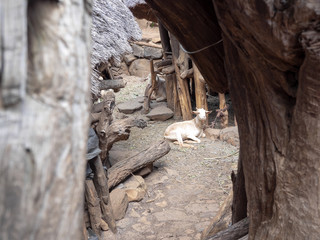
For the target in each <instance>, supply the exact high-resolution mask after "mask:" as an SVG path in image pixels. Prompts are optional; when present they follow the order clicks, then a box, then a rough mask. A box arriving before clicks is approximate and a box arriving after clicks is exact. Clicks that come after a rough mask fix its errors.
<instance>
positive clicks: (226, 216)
mask: <svg viewBox="0 0 320 240" xmlns="http://www.w3.org/2000/svg"><path fill="white" fill-rule="evenodd" d="M232 197H233V194H232V191H231V192H230V193H229V195H228V196H227V198H226V199H225V200H224V202H223V204H222V205H221V207H220V209H219V212H218V213H217V214H216V216H215V217H214V218H213V219H212V221H211V222H210V224H209V226H208V227H206V228H205V229H204V230H203V232H202V233H201V240H204V239H207V238H209V237H211V236H213V235H215V234H217V233H218V232H220V231H222V230H224V229H226V228H228V226H229V224H230V223H231V214H232V211H231V205H232Z"/></svg>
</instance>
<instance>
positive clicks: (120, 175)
mask: <svg viewBox="0 0 320 240" xmlns="http://www.w3.org/2000/svg"><path fill="white" fill-rule="evenodd" d="M169 151H170V145H169V143H168V142H167V141H164V140H163V141H160V142H157V143H155V144H154V145H152V146H151V147H149V148H147V149H145V150H143V151H141V152H140V153H138V154H137V155H135V156H132V157H130V158H127V159H124V160H121V161H119V162H117V163H116V164H114V165H113V166H112V167H111V168H110V169H108V176H109V180H108V184H109V188H110V189H111V188H113V187H115V186H116V185H117V184H119V183H120V182H122V181H123V180H124V179H126V178H127V177H128V176H130V174H131V173H133V172H135V171H137V170H139V169H141V168H144V167H146V166H148V165H149V164H151V163H153V162H155V161H156V160H158V159H159V158H161V157H163V156H164V155H166V154H167V153H168V152H169Z"/></svg>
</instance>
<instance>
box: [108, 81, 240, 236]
mask: <svg viewBox="0 0 320 240" xmlns="http://www.w3.org/2000/svg"><path fill="white" fill-rule="evenodd" d="M124 79H125V80H126V81H127V86H126V87H125V89H122V90H121V91H120V92H118V93H116V103H120V102H124V101H127V100H130V99H132V98H135V97H138V96H143V92H144V89H145V86H146V84H147V83H146V82H145V80H143V79H141V78H138V77H133V76H124ZM211 100H213V101H211ZM211 100H210V103H211V105H209V106H212V107H214V106H215V105H217V104H216V103H215V102H216V100H215V99H211ZM209 109H210V108H209ZM210 110H211V109H210ZM212 110H214V109H212ZM116 115H117V113H116ZM135 115H136V116H140V113H135ZM141 117H143V116H141ZM144 118H145V117H144ZM173 122H175V120H173V119H170V120H167V121H164V122H156V121H148V126H147V127H146V128H144V129H138V128H132V129H131V135H130V138H129V139H128V140H127V141H122V142H118V143H116V144H115V145H114V147H113V150H120V151H129V152H130V151H132V152H139V151H141V150H143V149H145V148H147V147H148V146H150V145H151V144H153V143H154V142H156V141H158V140H161V139H163V133H164V131H165V129H166V127H167V126H168V125H170V124H171V123H173ZM170 146H171V151H170V152H169V153H168V154H167V155H166V156H164V157H162V158H161V159H159V160H157V161H156V162H155V163H154V170H153V172H152V173H151V174H149V175H148V176H147V177H146V178H145V182H146V185H147V194H146V196H145V197H144V199H143V200H142V201H140V202H131V203H129V206H128V209H127V212H126V216H125V217H124V218H123V219H122V220H119V221H117V228H118V233H117V234H116V235H113V234H112V233H111V232H110V231H108V232H104V233H103V239H105V240H107V239H108V240H109V239H121V240H122V239H123V240H131V239H132V240H144V239H155V240H160V239H163V240H165V239H170V240H171V239H177V240H197V239H200V235H201V231H202V230H203V229H204V228H205V227H206V226H207V225H208V224H209V223H210V220H211V219H212V218H213V217H214V216H215V214H216V213H217V211H218V210H219V206H220V204H221V203H222V202H223V201H224V199H225V198H226V196H227V194H228V193H229V191H230V189H231V179H230V173H231V171H232V170H236V167H237V159H238V154H235V155H233V156H231V157H224V158H220V159H219V158H216V157H219V156H227V155H230V154H232V153H234V152H236V151H237V150H238V149H237V148H236V147H234V146H232V145H229V144H228V143H226V142H222V141H220V140H215V141H212V140H210V139H206V138H202V140H201V143H200V144H197V145H196V146H197V149H190V148H180V147H179V146H177V145H174V144H172V143H170Z"/></svg>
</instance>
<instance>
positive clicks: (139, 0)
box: [122, 0, 146, 8]
mask: <svg viewBox="0 0 320 240" xmlns="http://www.w3.org/2000/svg"><path fill="white" fill-rule="evenodd" d="M122 1H123V3H124V4H125V5H126V6H127V7H128V8H132V7H134V6H136V5H138V4H146V2H145V1H144V0H122Z"/></svg>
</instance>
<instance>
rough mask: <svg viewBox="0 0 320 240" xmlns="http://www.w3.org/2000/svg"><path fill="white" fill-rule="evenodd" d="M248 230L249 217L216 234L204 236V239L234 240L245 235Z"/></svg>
mask: <svg viewBox="0 0 320 240" xmlns="http://www.w3.org/2000/svg"><path fill="white" fill-rule="evenodd" d="M248 232H249V218H244V219H243V220H241V221H240V222H237V223H236V224H234V225H231V226H230V227H229V228H227V229H226V230H223V231H221V232H219V233H217V234H216V235H214V236H212V237H209V238H206V239H205V240H235V239H239V238H242V237H244V236H246V235H247V234H248Z"/></svg>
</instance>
